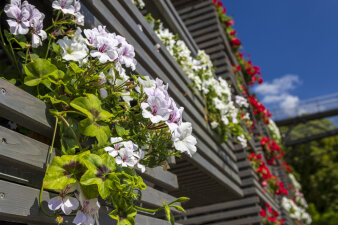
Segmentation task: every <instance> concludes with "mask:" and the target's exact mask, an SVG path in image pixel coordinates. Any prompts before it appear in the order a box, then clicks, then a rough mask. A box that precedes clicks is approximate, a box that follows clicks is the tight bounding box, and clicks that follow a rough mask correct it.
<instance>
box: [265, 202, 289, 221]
mask: <svg viewBox="0 0 338 225" xmlns="http://www.w3.org/2000/svg"><path fill="white" fill-rule="evenodd" d="M265 207H266V208H267V209H263V208H262V209H261V212H260V213H259V215H260V216H261V217H264V221H263V224H265V225H284V220H283V219H281V220H278V219H277V218H278V216H279V213H278V211H276V210H274V209H273V208H271V206H270V205H269V204H268V203H265Z"/></svg>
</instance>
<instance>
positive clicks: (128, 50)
mask: <svg viewBox="0 0 338 225" xmlns="http://www.w3.org/2000/svg"><path fill="white" fill-rule="evenodd" d="M118 60H119V63H121V64H124V65H125V66H126V67H130V68H131V69H132V70H135V69H136V63H137V62H136V60H135V51H134V47H133V46H132V45H130V44H128V43H124V42H123V43H122V46H121V47H120V48H119V49H118Z"/></svg>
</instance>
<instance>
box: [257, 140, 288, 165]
mask: <svg viewBox="0 0 338 225" xmlns="http://www.w3.org/2000/svg"><path fill="white" fill-rule="evenodd" d="M260 140H261V141H260V144H261V146H262V148H263V151H264V153H265V157H266V159H267V162H268V164H269V165H276V162H277V160H280V159H282V157H284V152H283V149H281V148H280V146H279V145H278V144H277V143H276V142H275V141H273V140H271V139H270V138H269V137H260Z"/></svg>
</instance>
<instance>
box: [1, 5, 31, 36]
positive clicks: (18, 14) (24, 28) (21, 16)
mask: <svg viewBox="0 0 338 225" xmlns="http://www.w3.org/2000/svg"><path fill="white" fill-rule="evenodd" d="M4 12H5V13H6V15H7V16H8V17H9V20H7V22H8V25H9V28H10V32H11V33H12V34H14V35H18V34H27V33H28V31H29V27H30V22H29V21H28V18H29V16H30V14H29V11H28V10H27V9H26V8H25V7H22V4H21V0H11V3H10V4H7V5H6V6H5V9H4Z"/></svg>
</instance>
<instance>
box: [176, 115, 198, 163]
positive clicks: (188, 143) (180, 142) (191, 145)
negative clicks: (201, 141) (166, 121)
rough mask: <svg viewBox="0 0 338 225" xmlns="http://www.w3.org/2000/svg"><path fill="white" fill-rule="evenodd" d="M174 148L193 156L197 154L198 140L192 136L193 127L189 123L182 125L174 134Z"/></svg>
mask: <svg viewBox="0 0 338 225" xmlns="http://www.w3.org/2000/svg"><path fill="white" fill-rule="evenodd" d="M172 139H173V141H174V146H175V149H176V150H177V151H180V152H186V153H187V154H188V155H189V156H192V155H193V154H194V153H195V152H196V150H197V149H196V144H197V141H196V138H195V137H194V136H192V126H191V123H189V122H184V123H181V125H180V126H179V127H178V128H177V129H176V130H175V131H174V132H173V137H172Z"/></svg>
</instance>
